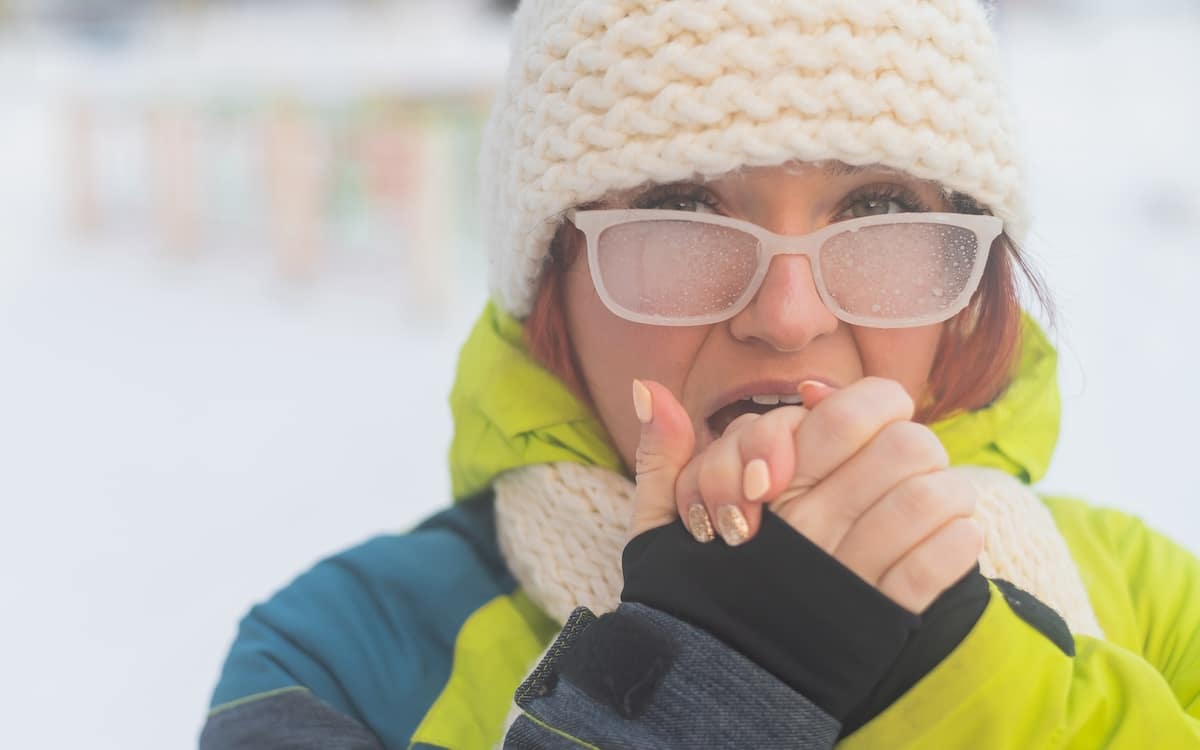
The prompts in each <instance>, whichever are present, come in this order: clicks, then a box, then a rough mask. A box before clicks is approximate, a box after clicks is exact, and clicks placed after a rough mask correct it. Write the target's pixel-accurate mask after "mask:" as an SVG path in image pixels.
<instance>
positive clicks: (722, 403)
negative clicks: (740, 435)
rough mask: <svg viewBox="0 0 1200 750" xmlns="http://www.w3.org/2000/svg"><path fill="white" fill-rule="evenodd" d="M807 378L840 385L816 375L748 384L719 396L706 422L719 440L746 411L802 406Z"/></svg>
mask: <svg viewBox="0 0 1200 750" xmlns="http://www.w3.org/2000/svg"><path fill="white" fill-rule="evenodd" d="M806 381H816V382H818V383H824V384H826V385H829V386H830V387H836V386H834V385H833V384H832V383H830V382H829V381H828V380H827V379H826V378H821V377H815V376H812V375H808V376H805V377H801V378H796V379H795V380H792V379H790V378H789V379H786V380H784V379H780V380H761V381H757V382H754V383H746V384H744V385H741V386H737V387H735V388H732V389H730V390H728V391H726V392H725V393H724V394H722V395H721V396H720V397H718V398H717V399H715V400H714V402H713V406H712V407H711V410H710V411H709V414H708V417H706V418H705V424H706V425H707V426H708V429H709V430H710V432H711V433H712V437H713V438H714V439H715V438H717V437H719V436H721V435H722V434H724V432H725V430H726V429H728V428H729V425H730V423H731V422H733V420H735V419H737V418H738V417H740V416H742V415H743V414H766V413H767V412H768V411H771V410H772V409H778V408H780V407H783V406H802V405H803V404H802V402H801V399H800V396H799V388H800V384H801V383H804V382H806ZM779 399H782V400H779Z"/></svg>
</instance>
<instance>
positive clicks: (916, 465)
mask: <svg viewBox="0 0 1200 750" xmlns="http://www.w3.org/2000/svg"><path fill="white" fill-rule="evenodd" d="M811 418H815V414H814V415H813V417H811ZM948 465H949V459H948V457H947V456H946V450H945V448H943V447H942V444H941V442H940V441H939V440H938V439H937V437H936V436H935V435H934V434H933V432H932V431H930V430H929V428H928V427H925V426H924V425H919V424H916V423H915V422H907V421H902V422H892V423H891V424H888V425H886V426H884V427H883V428H882V429H881V430H880V431H879V433H878V434H876V435H875V436H874V437H873V438H872V439H871V440H870V442H868V443H867V444H866V446H864V447H863V448H862V449H861V450H860V451H858V452H857V453H855V454H854V455H853V456H851V457H850V458H849V460H847V461H846V462H845V463H843V464H841V465H840V466H838V467H837V468H836V469H834V470H833V472H832V473H831V474H830V475H829V476H827V477H825V478H824V479H823V480H822V481H820V482H819V483H818V484H817V485H816V486H814V487H812V488H811V489H809V490H808V491H806V492H804V493H803V494H802V495H799V496H797V495H796V494H795V493H791V494H790V495H789V494H785V495H781V499H780V500H779V501H778V502H777V503H775V504H773V506H772V507H773V508H774V509H775V510H776V512H777V513H779V515H780V517H781V518H783V519H784V520H785V521H787V522H788V523H790V524H792V526H794V527H795V528H797V529H801V530H802V532H803V533H804V535H805V536H807V537H808V538H809V539H810V540H811V541H812V542H813V543H814V544H816V545H817V546H819V547H820V548H821V549H823V550H825V551H826V552H828V553H830V554H833V553H834V550H835V549H837V548H838V546H839V545H840V544H841V543H842V540H843V538H844V537H845V536H846V535H847V533H849V532H850V530H851V528H852V527H854V526H855V525H856V524H858V523H859V521H860V519H861V517H862V516H863V515H864V514H866V513H867V512H868V511H869V509H871V508H872V506H874V505H875V504H876V503H877V502H878V501H880V499H881V498H883V497H884V496H885V495H887V493H888V492H889V491H891V490H892V489H893V488H894V487H897V486H898V485H900V484H901V483H902V482H905V481H906V480H909V479H910V478H916V477H920V476H922V475H926V474H929V473H931V472H935V471H938V470H940V469H944V468H946V466H948Z"/></svg>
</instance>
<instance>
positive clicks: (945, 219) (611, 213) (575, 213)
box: [566, 208, 1004, 328]
mask: <svg viewBox="0 0 1200 750" xmlns="http://www.w3.org/2000/svg"><path fill="white" fill-rule="evenodd" d="M566 217H567V219H569V220H570V221H571V223H572V224H574V225H575V226H576V227H577V228H578V229H579V230H580V231H581V232H583V234H584V236H585V237H586V238H587V250H588V266H589V267H590V268H591V273H592V284H593V285H594V286H595V287H596V293H597V294H599V295H600V299H601V300H602V301H603V302H604V304H605V306H606V307H608V309H609V310H611V311H612V312H613V314H615V315H617V316H619V317H621V318H624V319H625V320H629V321H632V322H634V323H645V324H647V325H656V326H699V325H711V324H713V323H719V322H721V321H723V320H728V319H730V318H732V317H734V316H735V315H737V314H738V313H740V312H741V311H742V310H744V309H746V306H747V305H749V304H750V301H751V300H752V299H754V296H755V295H756V294H758V290H759V287H761V286H762V282H763V279H764V278H766V276H767V270H768V268H769V267H770V265H771V261H772V260H773V259H774V258H775V257H776V256H777V255H805V256H808V259H809V267H810V268H811V269H812V274H813V280H814V281H815V282H816V287H817V293H818V294H819V295H820V297H821V301H822V302H824V303H825V307H827V308H828V309H829V311H830V312H831V313H833V314H834V315H835V316H836V317H837V318H838V319H839V320H842V321H844V322H846V323H849V324H851V325H858V326H866V327H869V328H913V327H916V326H923V325H932V324H934V323H940V322H942V321H944V320H949V319H950V318H952V317H954V316H955V315H957V314H958V313H959V312H961V311H962V310H963V308H965V307H966V306H967V305H968V304H969V303H970V301H971V296H972V295H973V294H974V293H975V290H976V289H977V288H978V286H979V280H980V279H981V278H983V270H984V268H985V267H986V266H987V259H988V255H989V254H990V252H991V247H992V242H993V241H995V239H996V238H997V237H999V236H1000V233H1001V232H1002V231H1003V230H1004V222H1003V221H1002V220H1001V219H999V218H997V217H995V216H987V215H982V214H956V213H933V212H930V213H903V214H880V215H877V216H864V217H862V218H858V219H847V220H846V221H839V222H836V223H833V224H830V225H828V226H826V227H822V228H821V229H818V230H816V231H815V232H810V233H808V234H803V235H785V234H776V233H775V232H772V231H770V230H768V229H764V228H763V227H760V226H759V225H757V224H755V223H753V222H750V221H746V220H744V219H735V218H732V217H729V216H721V215H718V214H700V213H695V212H691V211H671V210H666V209H641V208H631V209H602V210H580V209H572V210H570V211H568V212H567V213H566ZM660 220H665V221H691V222H697V223H700V224H716V225H717V226H722V227H728V228H731V229H736V230H739V231H741V232H745V233H746V234H748V235H751V236H753V237H755V238H756V239H757V240H758V269H757V270H756V271H755V272H754V276H753V277H752V278H751V279H750V282H749V283H748V284H747V285H746V291H745V292H743V293H742V295H741V296H740V297H739V298H738V300H737V301H736V302H734V303H733V304H732V305H731V306H730V307H728V308H727V309H725V310H722V311H720V312H717V313H710V314H708V315H696V316H691V317H688V318H678V317H667V316H659V315H648V314H645V313H639V312H636V311H634V310H630V309H628V308H626V307H623V306H622V305H620V304H619V303H618V302H617V301H616V300H615V299H614V298H613V297H612V295H611V294H609V292H608V289H607V288H605V286H604V280H603V279H602V278H600V271H599V268H600V263H599V246H600V242H599V240H600V235H601V234H602V233H603V232H604V230H606V229H609V228H611V227H614V226H618V225H620V224H630V223H635V222H644V221H660ZM886 224H942V225H946V226H952V227H958V228H960V229H965V230H968V231H970V232H972V233H974V235H975V239H976V241H977V242H978V247H979V252H977V253H976V255H975V267H974V268H972V269H971V274H970V276H969V277H968V279H967V283H966V285H965V286H964V287H963V290H962V292H961V293H960V294H959V295H958V297H957V298H955V299H954V300H953V301H952V302H951V303H950V304H948V305H947V306H946V307H945V308H943V309H941V310H938V311H936V312H933V313H930V314H928V315H923V316H914V317H910V318H903V319H895V320H886V319H879V318H870V317H866V316H861V315H854V314H853V313H849V312H847V311H845V310H843V309H842V308H841V307H840V306H839V305H838V304H837V303H836V302H835V301H834V300H833V299H832V297H831V295H830V294H829V291H828V289H827V288H826V286H825V280H824V279H823V278H822V276H821V263H820V259H821V258H820V256H821V246H822V245H823V244H824V243H825V241H826V240H828V239H829V238H830V237H833V236H835V235H839V234H843V233H845V232H854V231H857V230H860V229H865V228H866V227H874V226H881V225H886Z"/></svg>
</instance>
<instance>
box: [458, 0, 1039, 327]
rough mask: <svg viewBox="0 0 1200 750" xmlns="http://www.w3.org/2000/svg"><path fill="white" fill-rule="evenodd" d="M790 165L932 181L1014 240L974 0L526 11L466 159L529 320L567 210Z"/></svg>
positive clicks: (492, 242) (558, 3) (755, 0)
mask: <svg viewBox="0 0 1200 750" xmlns="http://www.w3.org/2000/svg"><path fill="white" fill-rule="evenodd" d="M792 160H797V161H805V162H809V161H823V160H839V161H843V162H845V163H847V164H851V165H867V164H879V165H883V166H886V167H891V168H894V169H898V170H902V171H904V172H907V173H909V174H911V175H913V176H915V177H918V178H922V179H929V180H934V181H936V182H938V183H940V184H941V185H942V186H943V187H945V188H946V189H947V190H951V191H956V192H960V193H965V194H967V195H969V196H971V197H972V198H974V199H975V200H976V201H978V202H979V203H981V204H982V205H984V206H986V207H988V208H989V209H991V211H992V212H993V213H994V214H995V215H997V216H999V217H1000V218H1001V219H1003V220H1004V221H1005V225H1006V231H1007V232H1008V233H1009V234H1010V235H1012V236H1014V237H1018V238H1019V237H1020V235H1021V233H1022V229H1023V226H1024V216H1023V209H1022V206H1021V201H1020V195H1019V188H1020V175H1019V170H1018V165H1017V160H1016V153H1015V147H1014V142H1013V137H1012V134H1011V133H1010V128H1009V120H1008V116H1007V114H1006V112H1005V109H1004V103H1003V101H1002V98H1001V94H1000V76H999V61H998V59H997V54H996V49H995V41H994V38H993V36H992V32H991V30H990V28H989V26H988V20H987V13H986V11H985V9H984V7H983V5H981V4H980V2H979V0H523V2H522V3H521V5H520V7H519V8H518V10H517V13H516V16H515V18H514V29H513V41H512V60H511V62H510V63H509V68H508V75H507V79H506V80H505V82H504V84H503V86H502V87H501V90H500V91H499V93H498V95H497V99H496V101H495V105H494V109H493V111H492V115H491V117H490V119H489V121H488V124H487V128H486V130H485V132H484V140H483V148H482V152H481V154H480V176H481V179H482V190H481V195H482V197H483V209H484V218H483V236H484V237H485V238H486V242H488V243H489V251H490V258H489V285H490V288H491V293H492V296H493V298H495V299H496V300H497V301H498V302H499V303H500V305H501V306H502V307H503V308H504V309H506V310H507V311H508V312H510V313H512V314H513V315H515V316H517V317H518V318H523V317H525V316H526V315H528V313H529V311H530V308H531V306H532V303H533V297H534V294H535V292H536V290H537V285H538V282H539V280H540V278H541V273H542V267H543V265H544V261H545V258H546V255H547V252H548V250H549V244H550V240H551V239H552V237H553V235H554V232H555V230H556V228H557V226H558V224H559V222H560V221H561V220H562V216H561V213H562V212H563V211H564V210H566V209H568V208H571V207H573V206H576V205H578V204H580V203H585V202H587V201H591V200H595V199H597V198H600V197H601V196H603V195H605V194H606V193H608V192H610V191H613V190H624V189H628V188H632V187H636V186H638V185H641V184H644V183H661V182H671V181H677V180H684V179H691V178H696V177H713V176H717V175H720V174H723V173H726V172H729V171H731V170H734V169H737V168H738V167H751V166H770V165H778V164H783V163H785V162H788V161H792Z"/></svg>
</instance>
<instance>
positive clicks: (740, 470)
mask: <svg viewBox="0 0 1200 750" xmlns="http://www.w3.org/2000/svg"><path fill="white" fill-rule="evenodd" d="M804 415H805V410H804V409H801V408H800V407H791V406H789V407H780V408H778V409H773V410H772V411H770V412H767V413H766V414H763V415H758V414H744V415H742V416H740V417H738V418H737V419H736V420H734V421H733V422H732V423H731V424H730V425H729V427H728V428H726V430H725V432H724V433H723V434H722V435H721V436H720V437H719V438H717V439H716V440H714V441H713V442H712V443H711V444H709V445H708V446H707V447H706V448H705V449H704V451H703V452H702V454H701V455H699V456H697V457H696V458H695V459H694V460H693V461H692V462H691V463H689V464H688V465H687V466H686V467H684V469H683V471H682V472H681V473H680V476H679V481H678V483H677V484H676V499H677V502H678V503H679V513H680V514H681V515H682V516H683V517H684V518H685V519H690V518H692V517H699V516H700V514H701V513H702V512H703V513H705V514H707V516H708V517H709V518H710V519H711V522H712V529H713V530H714V531H715V532H716V533H717V534H719V535H720V536H721V538H722V539H724V540H725V542H726V543H727V544H731V545H737V544H741V543H743V542H745V541H747V540H748V539H750V538H752V537H754V535H755V534H757V532H758V528H759V522H760V520H761V515H762V504H761V501H762V500H763V499H766V498H768V497H770V496H771V495H772V490H773V491H775V492H777V491H779V490H780V489H782V488H783V487H784V486H786V485H787V482H788V478H789V477H790V475H791V467H792V461H793V456H794V454H795V450H794V447H793V442H792V439H793V435H794V432H795V428H796V425H797V424H798V423H799V422H800V421H801V420H802V419H803V418H804ZM689 528H690V529H691V531H692V535H693V536H695V537H696V538H697V539H698V540H700V541H708V539H711V536H709V537H708V539H706V538H704V534H703V533H702V532H703V530H704V529H703V527H702V526H701V527H696V526H693V525H692V524H689Z"/></svg>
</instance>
